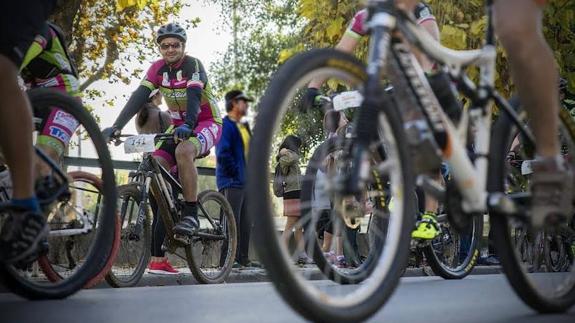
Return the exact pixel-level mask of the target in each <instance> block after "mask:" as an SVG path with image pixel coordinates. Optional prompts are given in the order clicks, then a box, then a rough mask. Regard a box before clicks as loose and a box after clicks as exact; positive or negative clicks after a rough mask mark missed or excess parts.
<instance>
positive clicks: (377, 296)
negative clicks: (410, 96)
mask: <svg viewBox="0 0 575 323" xmlns="http://www.w3.org/2000/svg"><path fill="white" fill-rule="evenodd" d="M366 78H367V75H366V73H365V66H364V65H363V64H362V63H361V62H359V61H358V60H357V59H355V58H353V57H352V56H350V55H347V54H344V53H341V52H339V51H336V50H331V49H322V50H313V51H309V52H306V53H303V54H300V55H297V56H295V57H293V58H292V59H290V60H289V61H288V62H287V63H286V64H284V65H283V66H282V68H281V69H280V70H279V71H278V72H277V73H276V75H275V76H274V78H273V79H272V81H271V83H270V85H269V87H268V89H267V91H266V93H265V95H264V97H263V98H262V101H261V104H260V110H259V114H258V117H257V122H256V126H255V128H254V132H253V133H254V136H253V138H252V140H251V145H250V159H249V164H248V169H250V170H253V171H250V172H248V181H247V182H248V189H247V194H248V195H247V202H248V211H249V214H251V215H252V216H257V221H255V226H256V228H255V230H254V236H255V240H256V241H255V242H256V244H255V245H256V247H257V250H258V254H259V258H260V259H261V260H262V262H263V264H264V266H265V268H266V269H267V272H268V274H269V276H270V278H271V280H272V282H273V283H274V285H275V287H276V289H277V290H278V291H279V292H280V294H281V295H282V297H283V298H284V300H286V301H287V302H288V303H289V304H290V305H291V306H292V307H293V308H294V309H295V310H297V311H298V312H299V313H300V314H302V315H303V316H305V317H306V318H307V319H309V320H313V321H318V322H334V321H338V322H347V321H360V320H363V319H366V318H368V317H369V316H370V315H372V314H374V313H375V312H376V311H377V310H378V309H379V308H380V307H381V306H382V305H383V304H384V303H385V301H386V300H387V299H388V298H389V297H390V295H391V294H392V292H393V291H394V289H395V287H396V286H397V283H398V281H399V278H400V275H401V272H402V269H403V268H404V266H405V264H406V262H407V256H408V252H409V241H410V231H411V229H412V228H413V223H414V216H413V215H414V214H415V210H414V209H413V205H414V203H413V202H412V201H411V199H412V198H413V197H412V196H411V194H405V192H410V191H412V190H413V181H412V173H411V166H410V161H409V159H408V154H407V142H405V139H404V138H405V136H404V135H403V127H402V123H401V120H400V118H399V115H398V114H397V111H395V110H394V109H392V108H390V107H381V112H380V114H379V115H378V123H377V124H378V127H377V129H373V133H374V135H377V136H376V137H377V139H376V140H375V141H374V142H373V145H371V146H370V147H369V150H370V155H371V156H373V157H374V159H373V161H374V162H373V163H370V172H376V173H377V176H375V177H374V179H375V180H372V181H370V182H369V183H368V185H381V186H382V187H383V186H385V187H387V188H389V192H390V193H389V194H390V195H391V196H392V197H394V199H395V201H396V205H395V207H394V210H393V212H390V213H389V214H384V213H382V212H380V210H381V209H379V208H374V210H375V212H377V213H378V214H380V215H381V216H382V217H385V218H386V220H387V226H386V227H383V226H382V227H381V228H380V229H381V230H379V232H380V236H379V239H380V241H381V244H380V245H381V247H380V248H379V249H378V250H377V251H378V255H377V256H376V259H377V264H376V265H375V266H374V268H373V269H372V270H371V271H370V273H369V277H367V278H366V279H365V280H364V281H363V283H362V284H356V285H345V286H344V285H341V284H337V283H334V282H327V281H321V282H320V281H317V279H321V278H323V277H325V276H324V275H323V274H322V273H321V272H318V270H317V269H316V268H317V267H316V266H315V265H309V264H308V263H309V259H310V258H311V259H316V258H317V255H316V252H318V251H317V249H316V248H306V247H305V246H306V245H308V246H309V245H310V244H309V243H308V244H306V243H305V240H309V239H316V233H315V231H314V230H307V232H306V231H305V228H308V227H310V226H308V225H303V229H304V230H302V227H299V226H298V225H294V223H305V222H306V219H305V218H306V217H309V220H311V221H312V222H313V221H315V222H317V219H314V215H313V214H311V215H310V214H302V213H301V210H303V209H306V208H307V209H310V208H309V207H308V206H307V205H301V209H299V211H297V210H298V208H297V200H289V201H288V202H286V201H284V203H283V206H284V212H283V213H284V214H286V215H288V216H287V217H282V216H281V215H280V214H278V213H279V212H278V210H281V200H275V199H272V196H271V194H270V193H271V192H270V182H271V178H270V174H272V173H273V169H274V167H272V166H275V165H274V164H275V163H276V161H277V160H279V159H280V158H279V157H278V158H276V157H277V153H278V151H280V149H279V148H280V145H281V143H282V142H283V139H284V137H286V136H287V135H297V136H299V137H300V138H304V140H305V141H304V142H303V147H302V149H301V152H300V155H299V156H300V161H299V164H305V163H306V162H307V158H308V157H307V155H308V151H311V150H313V148H314V147H315V146H316V145H317V144H318V143H319V141H321V138H322V137H325V135H326V134H325V133H323V132H322V128H321V127H320V126H319V124H321V122H322V120H323V118H324V116H323V113H322V111H319V110H318V111H311V113H310V114H303V113H299V111H297V107H298V105H299V102H300V101H301V100H300V99H301V97H302V96H303V94H304V92H305V91H306V87H307V84H308V83H309V82H310V80H312V79H322V80H325V84H326V87H325V88H324V89H323V90H324V91H325V92H327V93H328V94H330V95H331V94H335V93H341V92H349V91H359V92H361V89H362V87H363V84H364V83H365V80H366ZM284 155H285V152H284ZM286 163H287V159H286ZM292 164H293V162H292ZM296 165H297V164H296ZM349 166H350V163H349V162H347V159H346V158H344V157H340V158H338V162H337V165H336V166H335V168H334V169H341V171H335V172H331V173H329V175H328V176H327V182H328V184H327V185H326V187H335V186H336V183H335V180H336V178H337V176H338V175H337V174H342V173H344V172H345V167H349ZM340 167H341V168H340ZM306 180H307V179H306V178H304V179H302V181H304V182H305V181H306ZM378 181H379V182H378ZM292 183H294V181H293V180H292ZM291 185H292V189H293V188H297V184H295V185H296V186H293V185H294V184H291ZM302 194H303V192H302ZM332 198H333V199H334V201H335V202H336V203H337V204H338V205H341V208H339V209H340V210H342V211H345V212H343V213H340V214H338V215H337V217H338V218H339V219H341V220H342V221H344V222H348V223H355V221H356V220H358V219H359V218H360V217H361V216H362V215H364V214H362V212H357V210H359V209H358V208H356V207H354V205H355V206H357V203H360V202H359V201H358V200H356V199H354V198H352V197H349V196H348V197H345V196H342V195H341V194H337V192H334V194H333V197H332ZM294 201H295V202H294ZM300 203H303V201H300ZM298 218H299V219H298ZM302 219H303V220H302ZM294 227H295V239H292V238H291V235H292V232H291V231H292V230H293V229H294ZM282 230H283V232H284V233H283V234H281V235H280V234H279V232H278V231H282ZM302 231H304V232H302ZM302 235H303V236H304V238H300V236H302Z"/></svg>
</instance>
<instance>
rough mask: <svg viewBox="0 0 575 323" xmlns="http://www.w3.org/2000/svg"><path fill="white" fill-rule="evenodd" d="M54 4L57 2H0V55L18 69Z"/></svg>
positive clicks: (9, 0)
mask: <svg viewBox="0 0 575 323" xmlns="http://www.w3.org/2000/svg"><path fill="white" fill-rule="evenodd" d="M56 3H57V0H16V1H12V0H2V1H0V54H2V55H4V56H6V57H8V58H9V59H10V60H11V61H12V62H14V64H16V66H18V67H19V66H20V65H21V64H22V60H23V59H24V56H25V55H26V51H27V50H28V48H29V47H30V45H31V44H32V42H33V41H34V37H35V36H36V35H37V34H38V33H39V32H40V31H41V30H42V27H43V26H44V23H45V22H46V19H48V16H49V15H50V13H51V12H52V10H54V8H55V7H56Z"/></svg>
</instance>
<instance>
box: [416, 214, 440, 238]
mask: <svg viewBox="0 0 575 323" xmlns="http://www.w3.org/2000/svg"><path fill="white" fill-rule="evenodd" d="M439 233H440V229H439V224H438V223H437V219H436V215H435V214H434V213H431V212H425V213H424V214H423V215H422V216H421V220H419V221H417V228H416V229H415V230H413V232H411V237H412V238H413V239H421V240H433V239H435V238H436V237H437V236H438V235H439Z"/></svg>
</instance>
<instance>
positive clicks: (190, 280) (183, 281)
mask: <svg viewBox="0 0 575 323" xmlns="http://www.w3.org/2000/svg"><path fill="white" fill-rule="evenodd" d="M302 270H303V271H306V273H305V274H306V275H308V277H309V279H311V280H324V279H325V276H323V275H322V274H321V273H320V271H319V269H317V268H303V269H302ZM501 273H502V271H501V266H476V267H475V268H474V269H473V271H472V272H471V274H470V275H494V274H501ZM426 276H434V275H433V271H432V270H431V268H430V267H420V268H407V270H406V271H405V273H404V274H403V277H426ZM269 281H270V279H269V277H268V275H267V273H266V271H265V270H264V269H259V268H258V269H233V270H232V272H231V273H230V275H229V276H228V278H227V279H226V281H225V282H224V284H236V283H259V282H269ZM197 284H198V282H197V281H196V280H195V279H194V277H193V276H192V274H191V273H189V272H186V273H181V274H177V275H155V274H148V273H145V274H144V275H143V276H142V279H140V281H139V282H138V284H137V285H136V286H135V287H149V286H178V285H197ZM95 288H111V287H110V286H109V285H108V284H107V283H106V282H102V283H100V284H98V285H96V287H95Z"/></svg>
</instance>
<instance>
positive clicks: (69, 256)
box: [38, 171, 120, 288]
mask: <svg viewBox="0 0 575 323" xmlns="http://www.w3.org/2000/svg"><path fill="white" fill-rule="evenodd" d="M68 176H69V177H70V178H71V180H72V184H71V185H70V189H73V191H72V192H71V193H72V195H75V199H74V200H75V201H77V200H81V201H93V202H94V205H89V207H88V208H84V205H83V204H82V203H76V205H72V204H71V203H69V202H68V203H63V204H61V205H59V206H58V207H57V208H55V209H56V210H57V211H58V212H59V213H61V214H54V216H53V217H51V218H52V219H53V220H54V221H53V222H51V223H50V224H51V225H52V226H63V225H70V226H78V225H79V223H77V222H74V221H78V220H79V219H77V218H74V219H72V221H66V220H64V221H63V222H60V223H58V224H57V223H55V222H56V221H62V220H60V219H61V218H62V217H61V215H62V214H66V213H67V212H73V213H77V214H82V216H87V218H91V219H98V217H97V216H95V215H94V214H98V213H99V211H100V209H101V208H102V207H103V206H102V180H100V178H98V177H97V176H96V175H94V174H90V173H86V172H83V171H73V172H70V173H68ZM74 200H73V201H74ZM49 218H50V217H49ZM90 226H91V228H90V229H89V231H94V230H95V228H96V227H97V226H98V224H97V223H95V222H94V223H90ZM114 230H115V231H114V242H113V246H112V253H111V254H110V256H109V258H108V261H107V262H106V265H105V266H104V268H102V270H101V271H100V272H99V273H97V274H96V275H95V276H94V277H93V278H92V279H90V280H89V281H88V282H87V283H86V286H84V288H91V287H93V286H95V285H96V284H98V283H100V282H101V281H102V280H103V279H104V276H105V275H106V274H107V273H108V271H110V268H112V264H113V263H114V260H115V259H116V255H117V254H118V247H119V246H120V244H119V243H120V221H119V219H118V218H117V219H116V225H115V227H114ZM62 231H63V230H62ZM54 232H57V231H54ZM86 240H87V238H86V237H85V233H78V234H71V235H64V236H57V235H53V236H52V237H50V238H49V240H48V244H49V245H52V246H64V249H65V250H57V249H56V250H55V249H54V248H52V249H51V250H50V252H49V253H48V254H44V255H42V256H40V257H39V258H38V264H39V265H40V268H41V269H42V271H43V272H44V274H45V275H46V277H47V278H48V279H49V280H50V281H51V282H57V281H59V280H62V279H65V277H67V276H69V275H70V274H72V273H73V272H74V271H75V270H76V266H77V265H78V264H81V263H82V258H83V257H84V254H85V252H84V251H82V250H81V249H80V250H78V249H79V248H77V247H76V250H74V246H82V245H83V244H85V243H86V242H85V241H86ZM62 251H63V252H64V253H63V254H62Z"/></svg>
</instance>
